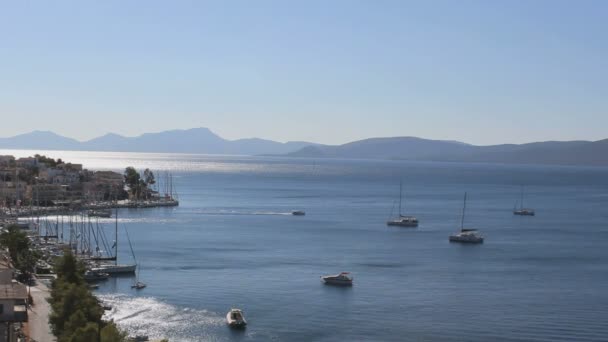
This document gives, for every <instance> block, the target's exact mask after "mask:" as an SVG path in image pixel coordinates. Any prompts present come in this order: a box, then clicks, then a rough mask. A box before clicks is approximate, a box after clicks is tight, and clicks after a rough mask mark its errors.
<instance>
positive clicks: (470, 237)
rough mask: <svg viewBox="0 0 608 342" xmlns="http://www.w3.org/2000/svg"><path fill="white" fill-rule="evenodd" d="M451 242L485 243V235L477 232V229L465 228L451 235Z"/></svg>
mask: <svg viewBox="0 0 608 342" xmlns="http://www.w3.org/2000/svg"><path fill="white" fill-rule="evenodd" d="M450 242H464V243H483V236H481V235H480V234H479V233H478V232H477V229H466V228H464V229H461V230H460V232H459V233H456V234H452V235H450Z"/></svg>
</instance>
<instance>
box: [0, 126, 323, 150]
mask: <svg viewBox="0 0 608 342" xmlns="http://www.w3.org/2000/svg"><path fill="white" fill-rule="evenodd" d="M311 145H315V144H314V143H310V142H300V141H290V142H286V143H280V142H276V141H271V140H264V139H257V138H252V139H238V140H226V139H224V138H221V137H220V136H218V135H217V134H215V133H213V132H211V131H210V130H209V129H208V128H192V129H186V130H171V131H164V132H159V133H145V134H142V135H140V136H137V137H125V136H122V135H118V134H114V133H108V134H106V135H103V136H101V137H98V138H95V139H91V140H88V141H82V142H81V141H78V140H75V139H71V138H66V137H63V136H60V135H58V134H55V133H53V132H48V131H33V132H31V133H26V134H21V135H17V136H14V137H10V138H0V148H5V149H34V150H35V149H42V150H75V151H115V152H174V153H205V154H243V155H258V154H285V153H289V152H293V151H297V150H299V149H301V148H303V147H305V146H311Z"/></svg>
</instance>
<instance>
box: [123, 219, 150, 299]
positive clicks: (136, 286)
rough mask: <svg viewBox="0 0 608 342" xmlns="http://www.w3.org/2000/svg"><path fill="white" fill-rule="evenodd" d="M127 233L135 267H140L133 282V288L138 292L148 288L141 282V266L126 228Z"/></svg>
mask: <svg viewBox="0 0 608 342" xmlns="http://www.w3.org/2000/svg"><path fill="white" fill-rule="evenodd" d="M125 232H126V233H127V241H129V248H131V255H133V261H135V265H137V266H139V267H137V273H136V274H135V281H134V282H133V285H131V288H132V289H136V290H141V289H143V288H144V287H146V284H145V283H143V282H141V281H140V280H139V272H140V270H141V264H138V263H137V259H136V258H135V252H134V251H133V245H132V244H131V237H130V236H129V231H128V230H127V228H126V227H125Z"/></svg>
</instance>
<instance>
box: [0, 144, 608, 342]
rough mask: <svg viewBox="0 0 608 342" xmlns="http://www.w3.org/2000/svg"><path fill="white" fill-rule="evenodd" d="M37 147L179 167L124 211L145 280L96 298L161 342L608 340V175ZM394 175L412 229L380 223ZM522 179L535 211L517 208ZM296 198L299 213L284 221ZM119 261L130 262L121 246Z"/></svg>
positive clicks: (602, 171)
mask: <svg viewBox="0 0 608 342" xmlns="http://www.w3.org/2000/svg"><path fill="white" fill-rule="evenodd" d="M2 152H3V153H2V154H6V153H14V154H22V155H23V154H28V152H27V151H25V152H24V151H2ZM46 154H49V155H52V156H55V157H61V158H62V159H64V160H72V161H74V162H82V163H84V164H85V166H86V167H88V168H90V169H102V168H103V169H117V170H120V169H123V168H124V167H125V166H128V165H133V166H135V167H137V168H139V169H143V168H145V167H150V168H153V169H156V170H163V171H164V170H169V171H171V172H172V173H173V174H174V177H175V179H174V183H175V186H176V188H177V190H178V191H179V196H180V201H181V204H180V206H179V207H177V208H159V209H133V210H122V211H120V212H119V217H120V220H119V221H120V224H121V226H124V227H127V228H128V230H129V234H130V236H131V240H132V242H133V247H134V250H135V254H136V257H137V259H138V261H139V263H140V265H141V273H140V277H141V280H142V281H144V282H146V283H147V284H148V287H147V288H146V289H144V290H141V291H138V292H137V291H135V290H132V289H131V288H130V284H131V282H132V281H133V279H132V278H128V277H127V278H119V279H112V280H109V281H107V282H105V283H103V284H102V286H101V288H100V290H99V291H98V293H99V294H100V296H101V297H103V298H104V299H105V300H106V301H108V302H109V303H111V304H112V305H113V306H114V309H113V310H112V311H111V312H110V313H109V314H108V316H109V318H112V319H114V320H115V321H116V322H117V323H118V324H119V325H121V326H122V327H124V328H127V329H130V330H131V331H132V332H133V333H145V334H147V335H150V336H151V337H168V338H169V339H170V340H171V341H337V340H347V341H607V340H608V290H607V289H608V249H607V248H608V169H606V168H582V167H580V168H579V167H557V166H507V165H488V164H457V163H424V162H398V161H361V160H322V159H320V160H313V159H283V158H267V157H235V156H202V155H168V154H135V153H89V152H58V151H52V152H50V151H49V152H46ZM400 181H402V182H403V189H404V195H405V197H404V208H405V211H406V212H407V213H408V214H413V215H416V216H417V217H418V218H419V219H420V222H421V224H420V227H419V228H417V229H411V228H396V227H387V226H386V224H385V222H386V220H387V218H388V216H389V214H390V212H391V207H392V206H393V203H394V201H395V200H397V199H398V196H399V182H400ZM521 184H524V185H525V186H526V187H525V190H526V196H525V201H526V205H527V206H529V207H532V208H534V209H536V213H537V216H535V217H519V216H513V215H512V212H511V211H512V208H513V205H514V203H515V201H516V200H517V199H518V198H519V191H520V185H521ZM465 191H467V192H468V198H469V201H468V203H467V207H468V209H467V216H466V220H465V225H466V226H468V227H471V228H473V227H474V228H478V229H479V230H480V231H481V232H482V233H483V234H484V235H485V237H486V241H485V243H484V244H483V245H474V246H470V245H458V244H450V243H449V242H448V236H449V235H450V234H451V233H453V232H455V231H456V230H457V229H458V226H459V220H460V211H461V208H462V197H463V194H464V192H465ZM295 209H298V210H305V211H306V216H303V217H296V216H292V215H289V212H290V211H291V210H295ZM106 225H107V229H108V235H110V232H112V231H113V227H112V225H111V221H108V222H107V223H106ZM121 229H122V228H121ZM121 234H123V235H122V236H121V237H120V239H121V241H123V242H124V241H125V236H124V231H123V232H122V233H121ZM122 246H123V247H126V246H125V245H124V244H123V245H122ZM120 257H121V259H122V260H123V261H125V262H130V261H131V260H132V257H131V253H130V251H129V250H128V248H123V249H121V253H120ZM340 271H350V272H352V273H353V275H354V277H355V285H354V286H353V287H352V288H336V287H330V286H325V285H323V284H322V283H321V282H320V281H319V276H320V275H323V274H328V273H336V272H340ZM231 307H239V308H241V309H243V310H244V312H245V315H246V317H247V319H248V321H249V326H248V327H247V329H246V330H245V331H242V332H236V331H231V330H230V329H228V328H227V327H226V325H225V321H224V317H225V314H226V312H227V311H228V310H229V309H230V308H231Z"/></svg>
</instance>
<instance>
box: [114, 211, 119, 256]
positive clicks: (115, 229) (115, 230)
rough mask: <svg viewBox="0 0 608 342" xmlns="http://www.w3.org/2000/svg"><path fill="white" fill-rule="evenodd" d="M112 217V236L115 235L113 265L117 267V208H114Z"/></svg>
mask: <svg viewBox="0 0 608 342" xmlns="http://www.w3.org/2000/svg"><path fill="white" fill-rule="evenodd" d="M114 216H115V219H114V222H115V225H114V234H116V235H115V240H114V265H118V207H116V211H115V213H114Z"/></svg>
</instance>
